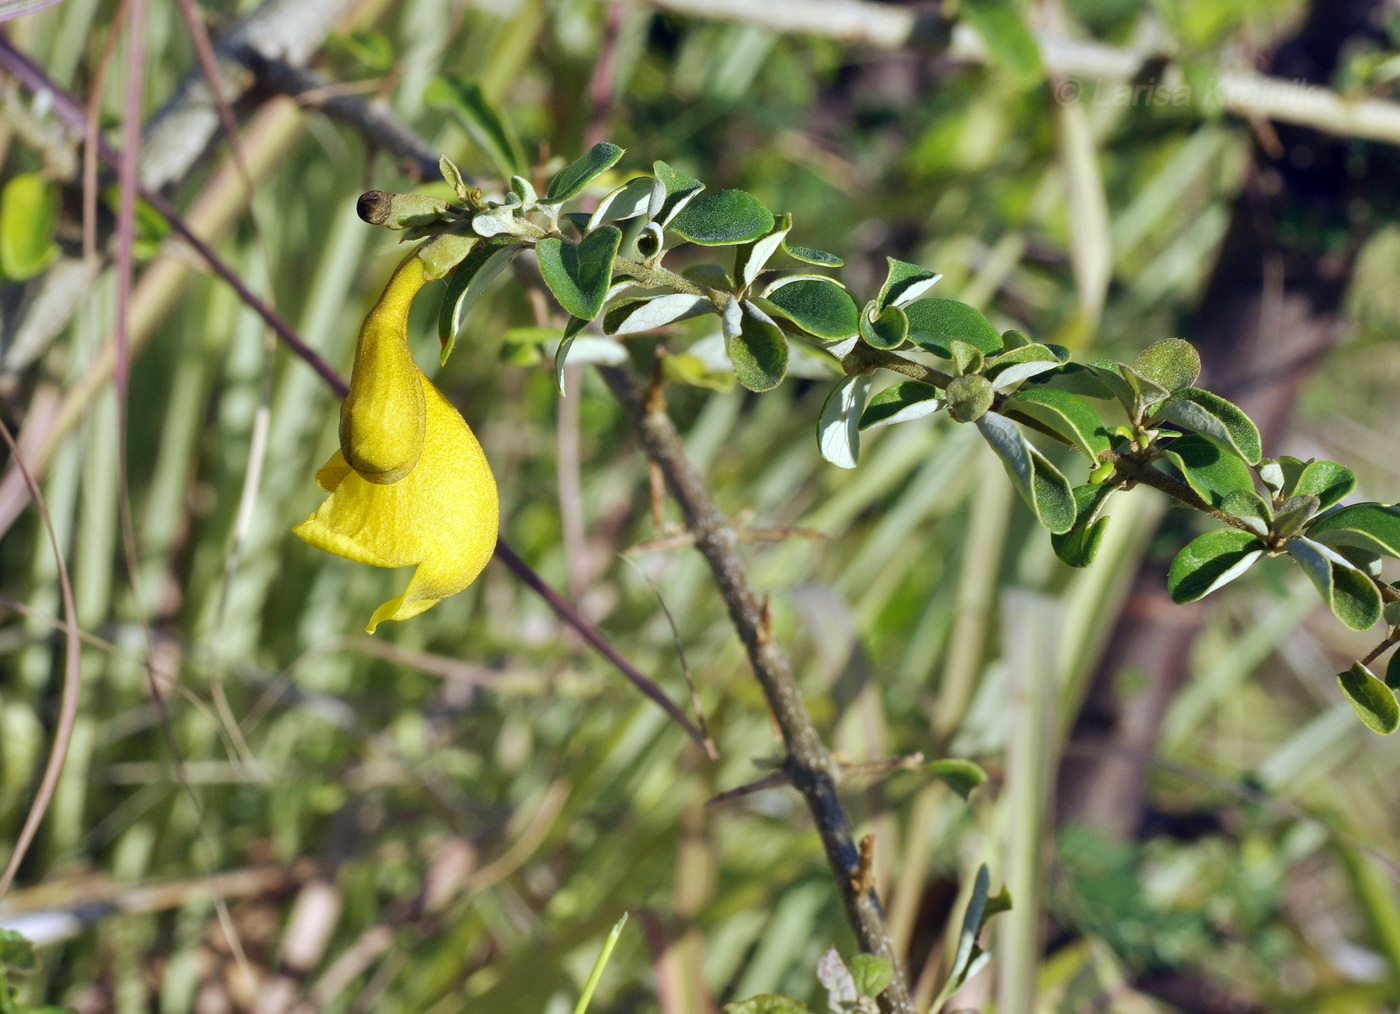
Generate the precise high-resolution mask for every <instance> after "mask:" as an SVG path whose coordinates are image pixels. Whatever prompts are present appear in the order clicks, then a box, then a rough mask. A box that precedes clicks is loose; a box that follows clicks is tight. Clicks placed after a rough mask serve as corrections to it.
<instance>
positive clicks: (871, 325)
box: [860, 302, 909, 349]
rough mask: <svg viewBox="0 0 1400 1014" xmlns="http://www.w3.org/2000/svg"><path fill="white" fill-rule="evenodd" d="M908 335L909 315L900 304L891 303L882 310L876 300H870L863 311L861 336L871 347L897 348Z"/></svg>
mask: <svg viewBox="0 0 1400 1014" xmlns="http://www.w3.org/2000/svg"><path fill="white" fill-rule="evenodd" d="M877 311H878V314H877ZM908 336H909V317H908V316H907V315H906V314H905V312H904V311H903V310H902V309H900V308H899V307H898V306H894V305H890V306H887V307H885V308H884V309H883V310H880V309H879V307H877V306H876V304H875V303H874V302H870V303H867V304H866V305H865V309H864V310H862V311H861V314H860V337H861V339H862V340H863V341H864V342H865V343H866V344H867V345H869V346H870V347H872V348H877V349H897V348H899V346H901V345H903V344H904V339H905V338H907V337H908Z"/></svg>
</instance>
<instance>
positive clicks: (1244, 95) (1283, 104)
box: [646, 0, 1400, 144]
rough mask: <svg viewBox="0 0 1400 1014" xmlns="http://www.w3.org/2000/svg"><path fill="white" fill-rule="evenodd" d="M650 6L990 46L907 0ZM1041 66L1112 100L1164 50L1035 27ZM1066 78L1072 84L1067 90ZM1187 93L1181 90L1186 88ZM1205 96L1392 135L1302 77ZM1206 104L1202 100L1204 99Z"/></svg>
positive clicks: (1078, 92) (857, 39)
mask: <svg viewBox="0 0 1400 1014" xmlns="http://www.w3.org/2000/svg"><path fill="white" fill-rule="evenodd" d="M646 2H647V3H649V4H650V5H651V6H652V7H656V8H659V9H661V10H666V11H671V12H673V13H675V14H681V15H685V16H687V17H696V18H715V19H719V20H723V21H738V22H742V23H744V24H750V25H756V26H759V27H762V28H767V29H769V30H770V31H774V32H779V33H782V34H785V35H811V36H816V37H818V38H826V39H833V38H834V39H838V40H840V41H842V42H845V43H847V44H858V45H866V46H874V47H876V48H879V49H906V48H908V49H915V48H932V49H937V50H943V51H945V52H946V53H947V54H948V55H949V56H951V57H953V58H954V59H958V60H967V61H969V62H973V63H986V62H988V61H989V59H990V58H991V54H990V52H989V50H988V48H987V45H986V43H985V42H984V41H983V40H982V38H981V37H980V36H979V35H978V34H977V33H976V32H974V31H973V30H972V29H971V28H969V27H968V26H967V25H965V24H958V25H952V26H950V25H949V24H948V23H947V22H946V21H940V20H939V19H936V18H930V17H929V16H927V15H923V14H920V13H919V12H918V11H916V10H913V9H911V8H909V7H903V6H900V5H896V4H882V3H871V2H869V0H803V2H802V3H796V4H795V3H788V4H776V3H767V4H765V3H753V2H752V0H646ZM1036 41H1037V42H1039V44H1040V56H1041V61H1042V62H1043V64H1044V66H1045V70H1046V73H1047V74H1048V75H1049V76H1051V77H1052V78H1055V79H1059V81H1060V86H1059V87H1058V88H1057V89H1056V100H1057V101H1086V102H1091V101H1108V102H1113V101H1115V99H1114V97H1113V95H1112V94H1110V95H1109V96H1108V97H1107V98H1106V99H1103V100H1100V99H1098V98H1097V92H1098V90H1099V87H1100V85H1101V84H1107V85H1109V86H1110V92H1111V90H1112V86H1114V85H1121V84H1123V83H1125V82H1129V81H1133V80H1134V79H1135V78H1136V77H1137V75H1138V74H1139V73H1140V72H1141V71H1142V70H1143V68H1144V67H1145V66H1147V65H1148V64H1149V63H1150V62H1151V61H1153V60H1161V59H1168V58H1170V57H1171V56H1172V54H1171V53H1170V52H1166V51H1163V49H1162V48H1161V47H1155V48H1150V49H1143V50H1127V49H1117V48H1115V47H1113V46H1107V45H1104V44H1103V43H1100V42H1092V41H1086V40H1081V39H1069V38H1065V37H1064V36H1060V35H1055V34H1052V33H1050V32H1037V33H1036ZM1162 77H1163V80H1162V81H1160V82H1159V81H1157V80H1154V81H1153V82H1152V84H1153V86H1154V87H1155V86H1157V85H1159V84H1160V85H1161V86H1162V87H1164V88H1171V89H1173V90H1175V89H1176V88H1178V87H1180V88H1182V89H1185V88H1186V87H1187V86H1186V84H1185V82H1184V80H1180V81H1179V80H1177V79H1179V78H1180V77H1181V75H1180V71H1179V69H1177V68H1175V67H1172V68H1170V73H1169V74H1163V75H1162ZM1066 83H1068V84H1069V85H1071V86H1072V87H1071V88H1070V90H1068V91H1066V90H1065V85H1066ZM1186 94H1189V91H1188V92H1186ZM1208 99H1209V100H1213V101H1216V102H1219V104H1220V105H1221V106H1223V107H1224V108H1225V109H1228V110H1229V111H1230V112H1232V113H1236V114H1237V115H1239V116H1243V117H1245V118H1247V119H1256V120H1258V119H1267V120H1275V121H1278V122H1281V123H1293V124H1297V125H1298V126H1302V127H1311V128H1313V129H1314V130H1321V131H1325V132H1327V133H1329V134H1337V135H1340V136H1342V137H1355V138H1362V139H1365V140H1370V141H1381V142H1384V143H1386V144H1400V103H1396V102H1389V101H1386V100H1384V99H1371V98H1363V99H1350V98H1346V97H1344V96H1341V95H1338V94H1337V93H1336V92H1334V91H1331V90H1330V89H1327V88H1321V87H1318V86H1316V85H1311V84H1306V83H1304V82H1301V81H1288V80H1284V79H1283V78H1277V77H1268V76H1266V75H1264V74H1260V73H1258V72H1257V71H1254V70H1250V69H1247V68H1246V69H1239V70H1222V71H1221V72H1219V73H1218V74H1217V75H1216V77H1215V81H1214V89H1213V91H1212V94H1211V95H1210V96H1208ZM1205 104H1206V103H1204V102H1203V103H1202V105H1205Z"/></svg>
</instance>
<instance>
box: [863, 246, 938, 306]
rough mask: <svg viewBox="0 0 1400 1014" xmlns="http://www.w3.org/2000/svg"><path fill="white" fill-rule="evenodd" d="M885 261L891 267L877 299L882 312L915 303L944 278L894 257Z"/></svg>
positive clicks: (877, 304) (876, 301)
mask: <svg viewBox="0 0 1400 1014" xmlns="http://www.w3.org/2000/svg"><path fill="white" fill-rule="evenodd" d="M885 261H886V263H887V264H888V265H889V268H888V270H887V271H886V272H885V284H884V285H882V286H880V294H879V295H878V296H876V297H875V304H876V306H878V307H879V308H880V309H881V310H884V309H885V308H886V307H890V306H903V305H904V304H905V303H910V302H913V301H914V300H916V299H918V298H919V297H920V296H922V295H923V294H924V293H925V292H927V291H928V290H929V289H930V288H931V287H932V286H933V284H934V283H935V282H937V281H938V280H939V279H940V278H942V277H943V276H942V275H940V274H936V273H935V272H932V271H929V270H928V269H927V268H921V267H919V265H917V264H910V263H909V262H908V261H898V260H895V259H894V258H893V257H886V258H885Z"/></svg>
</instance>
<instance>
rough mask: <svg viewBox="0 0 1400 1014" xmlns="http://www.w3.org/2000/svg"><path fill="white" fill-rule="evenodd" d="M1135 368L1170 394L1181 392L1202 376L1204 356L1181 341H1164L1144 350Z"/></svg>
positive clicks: (1177, 339)
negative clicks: (1202, 359) (1202, 358)
mask: <svg viewBox="0 0 1400 1014" xmlns="http://www.w3.org/2000/svg"><path fill="white" fill-rule="evenodd" d="M1133 369H1134V370H1136V371H1137V372H1138V373H1140V374H1142V376H1144V377H1146V378H1147V379H1148V380H1150V381H1152V382H1153V383H1155V384H1160V385H1161V386H1162V387H1165V388H1166V389H1167V390H1168V391H1180V390H1181V389H1182V388H1183V387H1190V386H1191V385H1192V384H1194V383H1195V382H1196V378H1197V377H1199V376H1200V375H1201V355H1200V353H1199V352H1197V351H1196V347H1195V346H1194V345H1192V344H1191V343H1190V342H1188V341H1186V340H1184V339H1182V338H1163V339H1162V340H1161V341H1159V342H1153V343H1152V344H1151V345H1149V346H1147V348H1145V349H1143V350H1142V352H1141V353H1140V354H1139V355H1138V357H1137V359H1135V360H1133Z"/></svg>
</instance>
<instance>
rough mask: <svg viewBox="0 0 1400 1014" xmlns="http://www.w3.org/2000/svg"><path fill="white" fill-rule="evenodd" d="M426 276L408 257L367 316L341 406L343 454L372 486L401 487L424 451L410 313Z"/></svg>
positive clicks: (420, 390) (420, 394)
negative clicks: (410, 331)
mask: <svg viewBox="0 0 1400 1014" xmlns="http://www.w3.org/2000/svg"><path fill="white" fill-rule="evenodd" d="M426 277H427V268H426V266H425V265H424V264H423V261H422V259H421V258H420V257H418V256H417V254H416V253H414V254H410V255H409V256H408V257H407V258H405V259H404V261H403V262H402V263H401V264H400V265H399V266H398V268H396V269H395V270H394V275H393V277H392V278H390V279H389V284H388V286H386V287H385V289H384V294H383V295H382V296H380V297H379V302H377V303H375V304H374V309H372V310H370V312H369V314H368V316H366V317H365V322H364V325H363V326H362V327H361V328H360V338H359V341H358V342H357V343H356V345H355V365H354V367H353V369H352V371H351V373H350V393H349V394H347V395H346V396H345V400H344V401H343V402H341V404H340V449H341V452H342V453H343V454H344V455H345V460H346V461H347V462H349V464H350V466H351V467H352V468H354V469H355V471H356V472H359V473H360V475H361V476H363V477H364V478H365V479H368V480H369V481H370V482H375V483H395V482H398V481H399V480H401V479H402V478H403V477H404V476H406V475H407V474H408V473H409V471H410V470H411V469H412V468H413V466H414V465H415V464H416V463H417V462H418V455H419V454H420V453H422V450H423V429H424V426H425V425H426V424H427V416H426V409H425V407H424V403H423V388H422V385H421V384H419V382H418V378H419V377H421V376H422V375H423V374H422V371H421V370H419V369H418V366H417V364H415V363H414V361H413V355H412V353H411V352H409V350H408V310H409V307H410V306H411V305H412V304H413V297H414V296H416V295H417V294H418V290H419V289H421V288H422V287H423V282H424V280H425V279H426Z"/></svg>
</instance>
